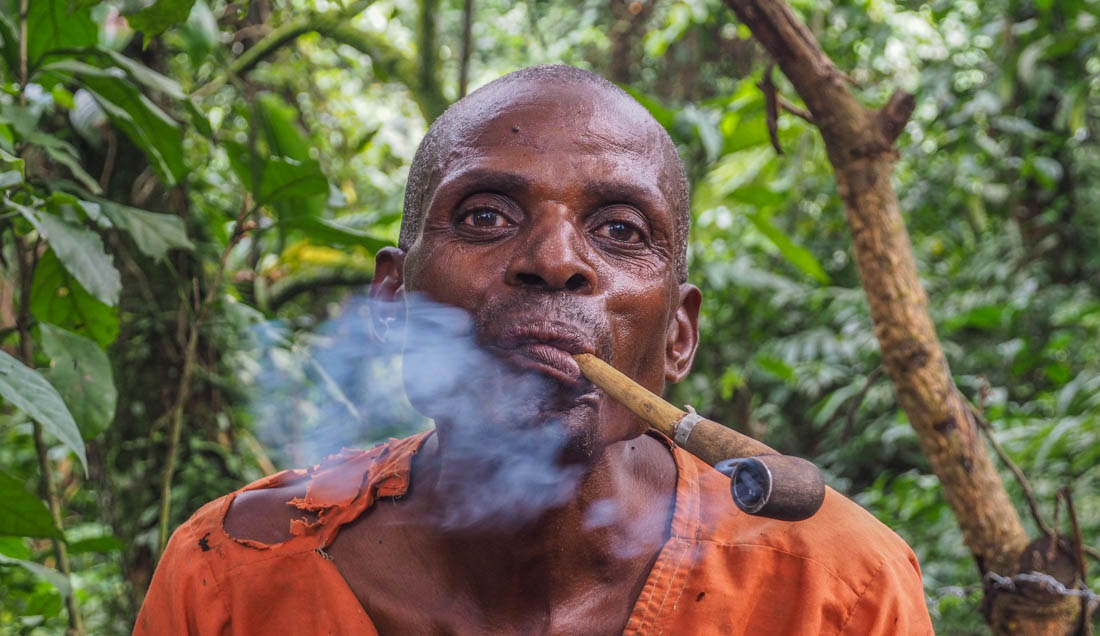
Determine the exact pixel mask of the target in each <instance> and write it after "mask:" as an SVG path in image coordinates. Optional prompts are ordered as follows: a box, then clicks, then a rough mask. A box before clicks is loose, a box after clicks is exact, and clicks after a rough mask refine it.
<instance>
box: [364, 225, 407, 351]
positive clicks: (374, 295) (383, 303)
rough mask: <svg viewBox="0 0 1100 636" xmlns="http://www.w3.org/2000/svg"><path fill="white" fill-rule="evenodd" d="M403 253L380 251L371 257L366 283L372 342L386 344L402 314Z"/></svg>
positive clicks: (394, 250)
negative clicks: (369, 274)
mask: <svg viewBox="0 0 1100 636" xmlns="http://www.w3.org/2000/svg"><path fill="white" fill-rule="evenodd" d="M404 300H405V252H403V251H401V250H400V249H398V248H396V247H384V248H382V249H380V250H378V253H377V254H375V256H374V277H373V278H372V279H371V282H370V331H371V335H372V336H373V337H374V339H375V340H377V341H379V342H386V341H387V340H389V339H390V338H391V337H392V335H391V333H390V332H391V328H392V327H393V326H394V324H395V323H397V322H398V321H399V320H400V319H401V318H402V317H403V315H402V314H403V312H404V311H405V303H404V302H402V301H404Z"/></svg>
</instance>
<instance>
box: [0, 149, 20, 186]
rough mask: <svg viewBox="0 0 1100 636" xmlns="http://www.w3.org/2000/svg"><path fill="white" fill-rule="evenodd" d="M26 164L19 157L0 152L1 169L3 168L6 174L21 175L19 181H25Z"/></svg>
mask: <svg viewBox="0 0 1100 636" xmlns="http://www.w3.org/2000/svg"><path fill="white" fill-rule="evenodd" d="M25 165H26V164H25V163H24V161H23V160H22V159H20V158H19V157H16V156H15V155H13V154H11V153H8V152H6V151H4V150H0V167H3V169H4V171H5V172H14V173H16V174H18V175H19V181H23V175H24V174H25V173H24V167H25Z"/></svg>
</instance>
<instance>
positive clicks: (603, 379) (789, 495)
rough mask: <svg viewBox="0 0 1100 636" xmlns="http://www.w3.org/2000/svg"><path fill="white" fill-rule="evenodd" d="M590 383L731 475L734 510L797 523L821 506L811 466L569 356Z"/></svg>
mask: <svg viewBox="0 0 1100 636" xmlns="http://www.w3.org/2000/svg"><path fill="white" fill-rule="evenodd" d="M573 359H575V360H576V361H577V364H578V365H579V366H580V368H581V373H583V374H584V375H585V377H587V378H588V379H589V380H591V381H592V383H593V384H595V385H596V386H598V387H599V388H601V389H603V390H604V392H605V393H607V394H608V395H610V396H611V397H612V398H613V399H614V400H615V401H616V402H619V403H620V404H622V405H623V406H625V407H626V408H628V409H630V411H631V412H633V413H634V414H635V415H637V416H638V417H640V418H642V419H643V420H645V421H646V422H648V423H649V425H650V426H652V427H653V428H655V429H657V430H658V431H660V432H661V433H664V434H665V435H667V436H668V437H671V438H672V439H674V440H676V443H677V444H678V445H679V446H680V447H681V448H683V449H684V450H686V451H688V452H689V453H691V454H693V455H695V456H696V457H698V458H699V459H701V460H703V461H705V462H706V463H708V464H710V465H711V466H714V467H715V468H716V469H717V470H719V471H721V472H723V473H725V474H726V475H729V477H730V493H731V494H732V495H733V501H734V503H736V504H737V507H738V508H740V509H741V510H743V511H745V512H747V513H748V514H751V515H757V516H761V517H769V518H771V519H780V520H782V521H801V520H802V519H807V518H809V517H811V516H813V514H814V513H815V512H817V511H818V509H819V508H820V507H821V502H822V501H823V500H824V499H825V480H824V479H823V478H822V476H821V471H820V470H818V468H817V466H814V465H813V464H812V463H810V462H809V461H806V460H805V459H802V458H800V457H793V456H791V455H780V454H779V453H777V452H776V451H774V450H772V449H771V448H770V447H769V446H767V445H766V444H763V443H761V442H758V441H757V440H755V439H753V438H751V437H748V436H747V435H742V434H741V433H738V432H737V431H735V430H733V429H731V428H728V427H726V426H723V425H721V424H719V423H717V422H713V421H711V420H708V419H706V418H704V417H701V416H700V415H698V414H696V413H695V410H694V409H691V407H688V409H689V410H690V412H686V411H682V410H680V409H678V408H676V407H675V406H673V405H672V404H669V403H668V402H666V401H664V400H663V399H661V398H660V397H659V396H657V395H655V394H654V393H652V392H650V391H649V390H648V389H646V388H645V387H643V386H642V385H640V384H638V383H637V382H635V381H634V380H631V379H630V378H628V377H627V376H625V375H623V374H622V373H621V372H619V370H618V369H616V368H615V367H613V366H611V365H610V364H608V363H606V362H604V361H603V360H600V359H599V358H597V357H596V356H594V355H592V354H589V353H579V354H576V355H574V356H573Z"/></svg>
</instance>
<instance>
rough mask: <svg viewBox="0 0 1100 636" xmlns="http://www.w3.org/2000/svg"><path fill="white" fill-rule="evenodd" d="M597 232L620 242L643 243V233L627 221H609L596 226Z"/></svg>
mask: <svg viewBox="0 0 1100 636" xmlns="http://www.w3.org/2000/svg"><path fill="white" fill-rule="evenodd" d="M596 234H598V235H599V236H604V237H607V238H609V239H612V240H615V241H619V242H620V243H641V242H642V233H641V231H640V230H639V229H638V228H636V227H634V226H633V225H632V224H630V223H627V222H626V221H608V222H607V223H604V224H603V225H601V226H600V227H598V228H596Z"/></svg>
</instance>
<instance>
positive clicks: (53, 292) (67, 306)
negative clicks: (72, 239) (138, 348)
mask: <svg viewBox="0 0 1100 636" xmlns="http://www.w3.org/2000/svg"><path fill="white" fill-rule="evenodd" d="M31 314H33V315H34V317H35V318H37V319H38V320H40V321H42V322H48V323H51V324H54V325H59V326H61V327H64V328H65V329H68V330H70V331H75V332H77V333H83V334H86V335H87V336H89V337H90V338H92V339H93V340H95V341H96V342H98V343H99V344H100V346H103V347H105V346H107V345H109V344H111V343H112V342H114V340H115V338H117V337H118V312H117V311H116V310H115V309H114V308H112V307H110V306H108V305H106V304H104V303H102V302H100V301H99V300H97V299H96V298H95V297H94V296H92V295H91V294H89V293H88V291H87V290H85V289H84V287H82V286H81V285H80V283H79V282H77V281H76V280H74V279H73V278H72V277H71V276H70V275H69V272H67V271H66V270H65V267H64V266H63V265H62V264H61V261H59V260H58V259H57V256H56V255H55V254H54V252H53V250H50V251H48V252H46V254H45V255H43V256H42V258H41V259H40V260H39V261H38V267H36V268H35V270H34V283H33V284H32V285H31Z"/></svg>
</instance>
